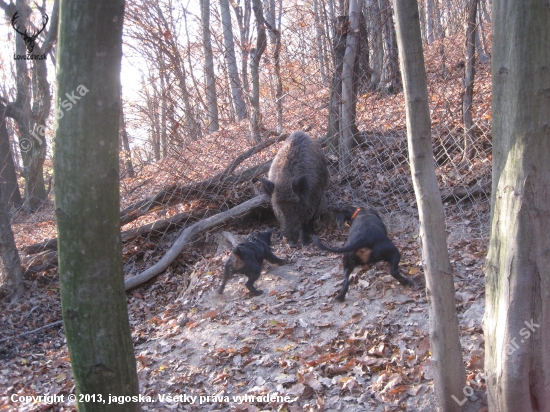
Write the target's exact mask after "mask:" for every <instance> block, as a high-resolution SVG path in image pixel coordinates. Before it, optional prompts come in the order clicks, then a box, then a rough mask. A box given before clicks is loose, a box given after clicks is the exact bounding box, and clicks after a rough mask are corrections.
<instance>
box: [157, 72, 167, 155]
mask: <svg viewBox="0 0 550 412" xmlns="http://www.w3.org/2000/svg"><path fill="white" fill-rule="evenodd" d="M159 77H160V96H159V97H160V124H159V126H160V149H161V153H162V158H163V159H166V157H167V156H168V142H167V136H168V133H167V131H166V129H167V127H168V126H167V125H166V115H167V113H166V112H167V111H168V102H167V101H166V100H167V98H166V95H167V93H168V90H167V88H166V82H165V80H164V78H165V77H166V71H165V67H164V64H163V63H162V62H161V63H160V76H159Z"/></svg>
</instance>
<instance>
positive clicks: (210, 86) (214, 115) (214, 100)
mask: <svg viewBox="0 0 550 412" xmlns="http://www.w3.org/2000/svg"><path fill="white" fill-rule="evenodd" d="M201 23H202V45H203V48H204V76H205V78H206V103H207V105H208V132H209V133H212V132H215V131H217V130H219V128H220V123H219V119H218V93H217V92H216V76H215V75H214V57H213V54H212V40H211V38H210V0H201Z"/></svg>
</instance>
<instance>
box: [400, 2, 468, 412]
mask: <svg viewBox="0 0 550 412" xmlns="http://www.w3.org/2000/svg"><path fill="white" fill-rule="evenodd" d="M395 16H396V22H397V35H398V40H399V60H400V62H401V73H402V75H403V85H404V94H405V109H406V115H407V135H408V147H409V157H410V165H411V174H412V179H413V184H414V191H415V195H416V201H417V203H418V212H419V218H420V241H421V246H422V260H423V262H424V272H425V276H426V289H427V291H426V295H427V297H428V304H429V316H430V321H429V326H430V344H431V353H432V356H431V360H432V365H433V370H434V387H435V394H436V397H437V409H438V410H440V411H445V412H453V411H460V410H461V409H462V408H461V406H460V405H459V403H458V402H455V400H454V399H453V396H455V398H456V397H457V396H461V395H462V390H463V387H464V385H465V383H466V372H465V369H464V363H463V361H462V349H461V346H460V336H459V331H458V317H457V314H456V307H455V290H454V281H453V273H452V269H451V263H450V261H449V254H448V250H447V235H446V233H445V215H444V212H443V204H442V202H441V195H440V193H439V187H438V184H437V178H436V176H435V169H434V160H433V149H432V140H431V130H430V129H431V124H430V123H431V122H430V108H429V106H428V88H427V83H426V69H425V66H424V55H423V52H422V38H421V35H420V21H419V15H418V3H417V2H416V0H395ZM460 399H461V398H460Z"/></svg>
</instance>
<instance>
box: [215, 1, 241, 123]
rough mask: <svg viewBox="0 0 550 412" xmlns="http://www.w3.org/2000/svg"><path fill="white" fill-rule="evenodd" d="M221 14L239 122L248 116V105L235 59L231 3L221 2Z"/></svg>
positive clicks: (232, 90)
mask: <svg viewBox="0 0 550 412" xmlns="http://www.w3.org/2000/svg"><path fill="white" fill-rule="evenodd" d="M220 13H221V17H222V25H223V39H224V45H225V50H224V54H225V60H226V62H227V71H228V73H229V82H230V85H231V95H232V97H233V102H234V104H235V109H236V111H237V118H238V119H239V120H242V119H244V118H245V117H247V116H248V114H247V111H246V104H245V102H244V99H243V96H242V90H241V80H240V78H239V70H238V69H237V59H236V57H235V46H234V41H233V26H232V24H231V14H230V12H229V1H228V0H220Z"/></svg>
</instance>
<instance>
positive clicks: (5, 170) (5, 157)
mask: <svg viewBox="0 0 550 412" xmlns="http://www.w3.org/2000/svg"><path fill="white" fill-rule="evenodd" d="M5 113H6V106H5V105H4V104H2V103H0V189H3V191H4V196H5V202H6V207H7V208H8V209H7V210H9V208H10V207H12V206H16V207H19V206H21V203H22V199H21V193H20V192H19V184H18V182H17V173H16V171H15V162H14V161H13V156H12V153H11V145H10V136H9V134H8V128H7V127H6V114H5Z"/></svg>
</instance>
